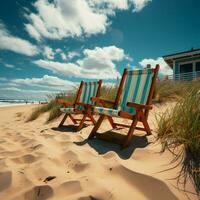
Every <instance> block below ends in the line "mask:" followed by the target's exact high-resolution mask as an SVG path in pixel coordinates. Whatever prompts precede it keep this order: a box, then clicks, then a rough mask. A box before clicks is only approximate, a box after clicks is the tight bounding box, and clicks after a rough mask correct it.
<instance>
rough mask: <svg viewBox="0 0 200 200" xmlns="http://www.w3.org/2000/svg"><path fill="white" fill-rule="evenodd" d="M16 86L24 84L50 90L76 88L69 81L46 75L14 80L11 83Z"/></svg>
mask: <svg viewBox="0 0 200 200" xmlns="http://www.w3.org/2000/svg"><path fill="white" fill-rule="evenodd" d="M11 82H12V83H14V84H22V85H27V86H37V87H43V88H48V89H49V90H59V91H63V90H71V89H72V88H73V87H75V86H76V84H75V83H73V82H71V81H67V80H63V79H60V78H58V77H56V76H49V75H44V76H43V77H42V78H25V79H13V80H12V81H11Z"/></svg>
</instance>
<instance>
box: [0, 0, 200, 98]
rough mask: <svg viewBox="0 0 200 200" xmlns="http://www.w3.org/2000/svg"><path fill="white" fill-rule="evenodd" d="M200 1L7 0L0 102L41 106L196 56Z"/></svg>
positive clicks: (0, 17)
mask: <svg viewBox="0 0 200 200" xmlns="http://www.w3.org/2000/svg"><path fill="white" fill-rule="evenodd" d="M199 9H200V1H199V0H29V1H27V0H6V1H2V2H1V6H0V99H29V100H30V99H35V100H40V99H44V98H45V97H46V95H47V94H54V93H59V92H67V91H70V90H72V89H73V88H74V87H77V85H78V84H79V82H80V81H81V80H85V81H95V80H98V79H103V82H104V84H113V83H114V82H115V81H116V79H117V78H120V77H121V75H120V74H122V72H123V69H124V68H129V69H134V68H142V67H145V66H146V65H147V64H151V66H152V67H154V66H155V65H156V64H160V67H161V69H160V75H167V74H172V70H171V69H170V68H169V67H168V66H167V64H166V63H165V62H164V60H163V58H162V56H164V55H168V54H172V53H176V52H180V51H181V52H182V51H187V50H190V49H191V48H200V15H199Z"/></svg>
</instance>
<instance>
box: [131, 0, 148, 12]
mask: <svg viewBox="0 0 200 200" xmlns="http://www.w3.org/2000/svg"><path fill="white" fill-rule="evenodd" d="M131 1H132V2H133V5H134V9H133V11H134V12H140V11H141V10H142V9H143V8H144V7H145V6H146V5H147V4H148V3H150V2H151V1H152V0H131Z"/></svg>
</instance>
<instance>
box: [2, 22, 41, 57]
mask: <svg viewBox="0 0 200 200" xmlns="http://www.w3.org/2000/svg"><path fill="white" fill-rule="evenodd" d="M0 50H9V51H13V52H15V53H19V54H24V55H27V56H34V55H36V54H38V53H39V50H38V48H37V47H36V46H35V45H33V44H31V43H30V42H29V41H27V40H24V39H21V38H18V37H16V36H13V35H11V34H10V33H9V31H8V30H7V29H6V27H5V25H4V24H3V23H1V22H0Z"/></svg>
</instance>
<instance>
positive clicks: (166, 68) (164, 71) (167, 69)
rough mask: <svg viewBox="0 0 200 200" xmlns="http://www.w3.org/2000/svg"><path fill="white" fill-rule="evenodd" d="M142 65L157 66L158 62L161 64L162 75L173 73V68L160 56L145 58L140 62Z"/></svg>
mask: <svg viewBox="0 0 200 200" xmlns="http://www.w3.org/2000/svg"><path fill="white" fill-rule="evenodd" d="M139 63H140V65H141V66H142V67H146V66H147V64H150V65H151V67H155V66H156V64H159V65H160V70H159V73H160V74H162V75H171V74H172V73H173V71H172V69H171V68H170V67H169V66H168V65H167V63H166V62H165V61H164V59H163V58H161V57H159V58H157V59H151V58H148V59H147V58H145V59H143V60H142V61H140V62H139Z"/></svg>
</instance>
